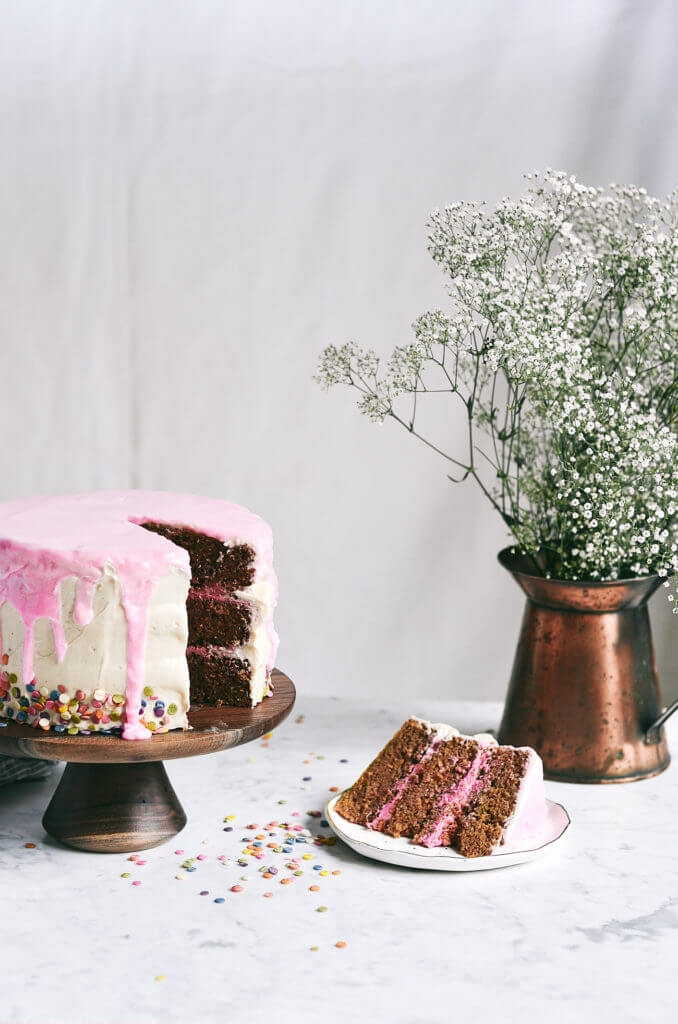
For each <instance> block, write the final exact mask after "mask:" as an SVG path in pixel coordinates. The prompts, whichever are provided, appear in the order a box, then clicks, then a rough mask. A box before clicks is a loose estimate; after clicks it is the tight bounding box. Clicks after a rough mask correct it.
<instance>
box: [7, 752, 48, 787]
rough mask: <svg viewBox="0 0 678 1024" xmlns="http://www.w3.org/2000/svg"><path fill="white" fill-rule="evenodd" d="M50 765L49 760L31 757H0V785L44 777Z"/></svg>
mask: <svg viewBox="0 0 678 1024" xmlns="http://www.w3.org/2000/svg"><path fill="white" fill-rule="evenodd" d="M51 767H52V764H51V762H50V761H37V760H35V759H34V758H31V757H0V786H5V785H7V783H9V782H22V781H24V780H27V779H44V778H45V776H47V775H48V774H49V772H50V769H51Z"/></svg>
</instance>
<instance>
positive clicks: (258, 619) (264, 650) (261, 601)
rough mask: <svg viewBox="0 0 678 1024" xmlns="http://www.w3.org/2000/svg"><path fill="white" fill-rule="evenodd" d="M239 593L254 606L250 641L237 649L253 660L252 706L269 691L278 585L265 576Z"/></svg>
mask: <svg viewBox="0 0 678 1024" xmlns="http://www.w3.org/2000/svg"><path fill="white" fill-rule="evenodd" d="M237 596H238V597H241V598H243V599H244V600H246V601H249V602H250V604H251V605H252V606H253V608H254V615H253V619H252V629H251V632H250V636H249V640H248V643H247V644H245V645H244V646H242V647H238V648H237V649H236V652H235V653H236V654H237V656H238V657H239V658H246V659H247V661H249V663H250V669H251V672H252V676H251V684H250V686H251V694H252V698H251V699H252V707H254V706H255V705H256V704H259V703H260V702H261V701H262V700H263V699H264V697H265V696H266V694H267V693H268V668H267V666H268V665H269V664H270V658H271V635H270V630H269V629H268V622H270V619H271V616H272V615H273V608H274V606H275V599H276V594H275V588H274V587H273V586H272V585H271V584H270V583H267V582H265V581H264V580H257V581H256V582H255V583H252V584H251V586H249V587H247V588H246V589H245V590H241V591H239V592H238V595H237Z"/></svg>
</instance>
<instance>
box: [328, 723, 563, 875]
mask: <svg viewBox="0 0 678 1024" xmlns="http://www.w3.org/2000/svg"><path fill="white" fill-rule="evenodd" d="M336 810H337V812H338V813H339V814H341V815H342V816H343V817H344V818H347V819H348V820H349V821H352V822H354V823H356V824H358V825H364V826H366V827H367V828H370V829H374V830H376V831H379V832H384V833H385V834H386V835H390V836H395V837H398V836H405V837H408V838H409V839H411V840H412V841H413V842H414V843H418V844H420V845H422V846H426V847H432V846H451V847H452V848H453V849H454V850H456V851H457V852H458V853H460V854H462V856H464V857H482V856H487V855H489V854H491V853H492V852H494V851H495V850H498V849H500V848H501V849H502V850H503V851H504V852H509V851H511V850H517V849H521V848H523V847H524V846H525V845H526V844H528V843H530V842H532V841H535V840H537V839H538V837H539V835H540V833H541V830H542V828H543V825H544V822H545V819H546V797H545V794H544V774H543V768H542V763H541V758H540V757H539V755H538V754H537V753H536V752H535V751H534V750H532V749H531V748H529V747H509V746H499V745H498V744H497V742H496V740H495V739H494V738H493V737H492V736H490V735H489V734H487V733H482V734H479V735H477V736H462V735H461V733H459V732H458V730H457V729H454V728H453V727H452V726H449V725H444V724H438V723H432V722H428V721H426V720H424V719H421V718H416V717H412V718H409V719H408V720H407V721H406V722H405V723H404V724H403V725H402V726H401V728H400V729H399V730H398V732H397V733H396V734H395V736H393V737H392V739H390V740H389V742H388V743H387V744H386V746H385V747H384V749H383V750H382V751H381V753H380V754H378V755H377V757H376V758H375V759H374V761H373V762H372V763H371V764H370V765H369V767H368V768H366V769H365V771H364V772H363V774H362V775H361V776H360V778H359V779H358V780H357V781H356V782H355V783H354V785H353V786H351V788H350V789H347V790H346V791H345V792H344V793H343V794H342V795H341V797H340V798H339V800H338V802H337V804H336Z"/></svg>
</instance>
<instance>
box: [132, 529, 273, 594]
mask: <svg viewBox="0 0 678 1024" xmlns="http://www.w3.org/2000/svg"><path fill="white" fill-rule="evenodd" d="M139 525H140V526H143V527H144V529H145V530H150V531H151V532H152V533H158V534H160V536H161V537H167V539H168V540H171V541H172V543H173V544H176V545H177V546H178V547H180V548H184V549H185V550H186V551H188V557H189V558H190V560H191V575H192V580H191V582H192V585H193V586H194V587H204V586H208V585H210V584H212V585H214V584H219V585H220V586H222V587H226V588H228V589H230V590H243V589H244V588H245V587H248V586H249V585H250V584H251V583H252V581H253V580H254V557H255V556H254V551H253V550H252V548H251V547H250V546H249V545H248V544H232V545H226V544H223V543H222V541H220V540H218V539H217V538H216V537H209V536H208V535H207V534H206V533H198V532H197V531H196V530H189V529H188V527H186V526H172V525H169V524H167V523H154V522H147V523H140V524H139Z"/></svg>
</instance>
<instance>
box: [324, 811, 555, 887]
mask: <svg viewBox="0 0 678 1024" xmlns="http://www.w3.org/2000/svg"><path fill="white" fill-rule="evenodd" d="M340 795H341V794H339V796H340ZM339 796H335V797H333V798H332V799H331V800H330V801H329V803H328V804H327V806H326V808H325V816H326V818H327V820H328V822H329V824H330V828H331V829H332V831H333V832H334V833H335V835H336V836H338V837H339V839H341V840H342V842H344V843H346V845H347V846H350V847H351V849H352V850H355V852H356V853H359V854H361V855H362V856H363V857H370V858H371V859H372V860H380V861H383V862H384V863H385V864H395V865H397V866H398V867H402V868H419V869H423V870H425V871H489V870H491V869H493V868H508V867H512V866H513V865H514V864H525V863H527V862H529V861H533V860H539V859H540V858H542V857H545V856H548V854H550V853H551V852H552V851H553V850H554V849H555V848H556V846H557V845H558V843H560V842H562V840H563V838H564V837H565V833H566V832H567V830H568V828H569V827H570V824H571V819H570V816H569V814H568V813H567V811H566V810H565V808H564V807H563V805H562V804H558V803H556V802H555V801H554V800H547V801H546V804H547V814H546V821H545V822H544V827H543V829H542V832H541V834H540V835H539V836H537V837H535V839H534V840H533V841H532V842H531V843H530V845H529V847H525V848H524V849H520V850H511V851H509V852H508V853H502V852H501V848H500V849H499V850H497V851H496V852H494V853H491V854H490V855H489V856H488V857H462V855H461V854H460V853H457V852H456V851H455V850H452V849H451V848H450V847H449V846H434V847H431V848H430V849H428V848H427V847H425V846H418V845H417V844H416V843H413V842H412V841H411V840H410V839H403V838H401V839H394V838H393V837H392V836H387V835H384V833H383V832H375V831H373V830H372V829H369V828H365V826H364V825H354V824H353V822H351V821H347V820H346V818H342V817H341V815H340V814H337V812H336V811H335V807H336V804H337V800H338V799H339Z"/></svg>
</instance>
